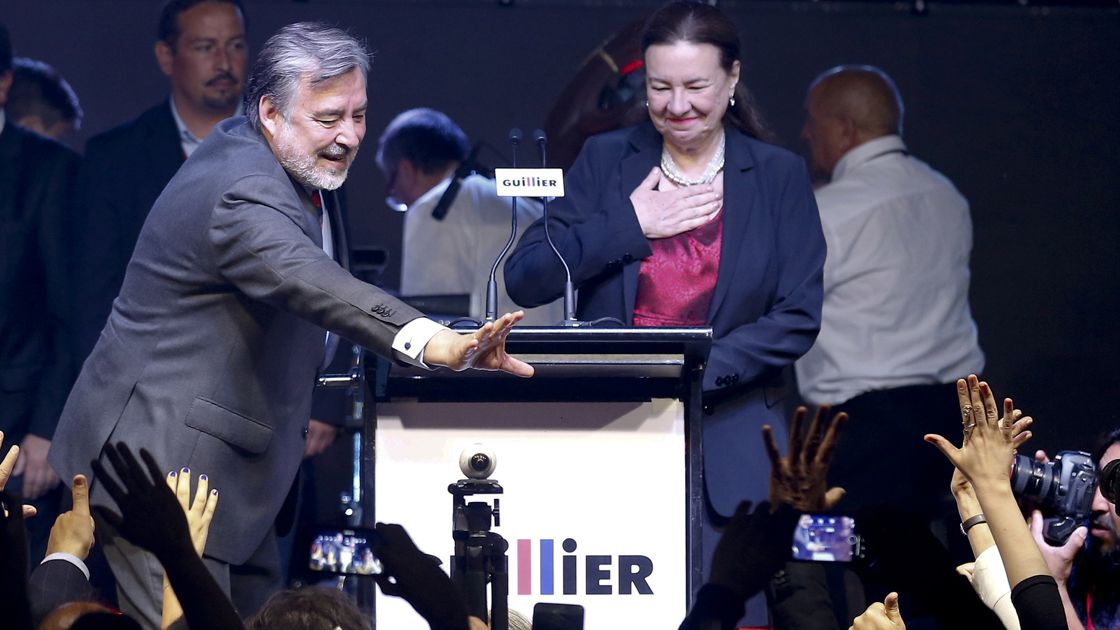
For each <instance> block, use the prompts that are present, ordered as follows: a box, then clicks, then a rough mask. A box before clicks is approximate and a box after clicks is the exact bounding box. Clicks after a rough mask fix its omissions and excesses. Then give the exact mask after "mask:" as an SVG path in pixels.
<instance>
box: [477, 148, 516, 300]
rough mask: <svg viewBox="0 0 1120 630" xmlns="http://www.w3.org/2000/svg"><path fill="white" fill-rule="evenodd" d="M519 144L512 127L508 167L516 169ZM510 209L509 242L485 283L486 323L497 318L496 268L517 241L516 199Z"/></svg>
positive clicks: (511, 201)
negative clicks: (511, 159)
mask: <svg viewBox="0 0 1120 630" xmlns="http://www.w3.org/2000/svg"><path fill="white" fill-rule="evenodd" d="M520 144H521V130H520V129H518V128H517V127H514V128H513V129H510V130H509V146H510V149H512V150H513V163H512V164H510V166H512V167H513V168H517V147H518V146H519V145H520ZM510 207H511V208H512V210H513V212H512V218H511V219H510V228H509V240H508V241H506V246H505V247H503V248H502V251H501V253H500V254H498V257H497V258H495V259H494V266H492V267H490V278H489V280H487V281H486V321H488V322H492V321H494V320H495V319H497V318H498V281H497V276H498V266H499V265H501V264H502V259H503V258H505V257H506V254H508V253H509V249H510V248H511V247H513V241H514V240H516V239H517V197H513V198H512V199H511V200H510Z"/></svg>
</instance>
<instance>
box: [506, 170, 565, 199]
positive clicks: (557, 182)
mask: <svg viewBox="0 0 1120 630" xmlns="http://www.w3.org/2000/svg"><path fill="white" fill-rule="evenodd" d="M494 183H495V184H496V186H497V189H498V196H499V197H563V196H564V171H563V169H559V168H496V169H494Z"/></svg>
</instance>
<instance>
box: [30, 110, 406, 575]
mask: <svg viewBox="0 0 1120 630" xmlns="http://www.w3.org/2000/svg"><path fill="white" fill-rule="evenodd" d="M321 239H322V237H321V230H320V226H319V220H318V216H317V214H316V211H315V210H314V208H313V206H311V204H310V202H309V198H308V195H307V193H306V191H304V190H303V188H302V187H301V186H299V185H298V184H296V183H295V182H294V181H293V180H292V179H291V178H290V177H289V176H288V174H287V173H286V172H285V171H284V169H283V168H282V167H281V166H280V164H279V163H278V162H277V161H276V158H275V157H274V156H273V154H272V152H271V150H270V149H269V147H268V145H267V143H266V142H265V140H264V138H263V137H262V136H261V135H260V134H259V133H257V132H255V131H253V130H252V129H251V128H249V126H248V124H247V123H246V121H245V119H244V118H236V119H231V120H227V121H225V122H223V123H221V124H220V125H219V126H218V127H217V128H216V129H215V130H214V132H212V133H211V134H210V136H209V137H208V138H207V140H206V142H205V143H203V145H202V146H201V147H200V148H199V149H198V150H197V151H196V152H195V153H194V155H193V156H192V157H191V158H190V159H189V160H188V161H187V162H186V163H185V164H184V165H183V167H182V168H181V169H180V170H179V172H178V173H177V174H176V175H175V177H174V178H173V179H172V180H171V182H170V183H168V185H167V188H166V189H164V191H163V194H162V195H160V197H159V199H157V200H156V203H155V205H154V206H153V207H152V211H151V213H150V214H149V216H148V219H147V221H146V222H145V224H144V227H143V229H142V231H141V233H140V239H139V241H138V243H137V245H136V250H135V252H134V254H133V257H132V260H131V261H130V262H129V264H128V269H127V271H126V273H125V278H124V284H123V286H122V288H121V293H120V296H119V297H118V298H117V300H116V301H115V302H114V303H113V310H112V312H111V314H110V315H109V320H108V322H107V323H106V325H105V328H104V329H103V330H102V332H101V336H100V338H99V339H98V341H97V344H96V346H95V347H94V349H93V352H92V353H91V354H90V356H89V358H88V359H87V361H86V363H85V365H84V366H83V368H82V372H81V375H80V376H79V377H78V381H77V383H76V384H75V386H74V389H73V390H72V392H71V393H70V398H69V400H67V403H66V408H65V410H64V411H63V414H62V418H61V419H60V421H59V426H58V431H57V432H56V433H55V438H54V443H53V446H52V448H51V452H50V461H51V464H52V465H53V466H54V468H55V470H57V471H58V473H59V474H60V475H61V476H62V478H63V479H70V478H71V477H72V476H73V475H74V474H75V473H78V472H85V473H88V472H89V462H90V461H91V460H92V459H94V458H98V457H101V456H102V448H103V447H104V445H105V443H106V442H108V441H110V440H111V441H114V442H115V441H118V440H121V441H124V442H126V443H128V444H129V445H130V446H132V447H134V448H139V447H145V448H147V449H149V450H150V451H151V452H152V454H153V455H154V456H155V458H156V461H158V462H159V463H160V465H162V466H166V467H167V469H168V470H171V469H172V468H179V467H182V466H189V467H190V468H191V469H192V470H193V471H194V472H195V473H196V474H197V473H206V474H207V475H208V476H209V477H210V480H211V481H210V483H211V487H214V488H217V489H218V490H219V491H220V493H221V498H222V501H221V502H222V505H221V507H220V508H219V509H218V511H217V513H216V515H215V518H214V521H213V524H212V525H211V530H210V536H209V543H208V545H207V550H206V553H207V555H210V556H213V557H215V558H217V559H219V560H223V561H226V562H230V563H232V564H241V563H243V562H245V561H246V560H247V559H248V557H249V556H250V554H252V553H253V551H254V550H255V549H256V548H257V547H258V545H259V544H260V542H261V540H262V539H263V537H264V535H265V533H266V532H267V531H268V528H269V526H270V525H271V523H272V522H273V520H274V519H275V517H276V514H277V512H278V511H279V509H280V506H281V504H282V503H283V501H284V497H285V495H286V493H287V491H288V489H289V488H290V487H291V484H292V480H293V479H294V477H295V474H296V471H297V469H298V467H299V463H300V459H301V457H302V453H303V448H304V439H305V427H306V425H307V421H308V414H309V411H310V405H311V390H312V386H313V384H314V379H315V375H316V368H317V367H318V366H319V364H320V362H321V360H322V358H323V340H324V331H323V328H328V329H330V330H332V331H335V332H337V333H339V334H341V335H342V336H344V337H346V338H347V339H351V340H353V341H355V342H356V343H360V344H362V345H364V346H367V347H369V348H371V349H372V350H374V351H376V352H378V353H380V354H383V355H388V354H390V353H391V352H392V350H391V344H392V340H393V336H394V335H395V334H396V333H397V332H398V331H399V330H400V328H401V327H402V326H403V325H404V324H406V323H407V322H409V321H411V320H413V319H415V318H417V317H420V316H421V313H420V312H418V311H416V310H414V309H412V308H410V307H408V306H406V305H405V304H403V303H400V302H398V301H397V300H395V299H393V298H392V297H390V296H389V295H387V294H385V293H384V292H382V291H381V290H379V289H377V288H375V287H373V286H370V285H367V284H365V283H363V282H360V281H358V280H356V279H355V278H354V277H353V276H351V275H350V274H349V273H348V272H346V271H345V270H343V269H342V268H341V267H339V266H338V264H337V263H335V262H334V261H333V260H331V259H330V258H329V257H327V255H326V254H325V253H324V252H323V250H322V243H321ZM91 500H92V501H93V502H94V503H101V504H107V503H110V499H109V497H108V496H107V494H106V493H105V492H104V490H103V489H102V488H100V484H94V485H93V486H92V495H91Z"/></svg>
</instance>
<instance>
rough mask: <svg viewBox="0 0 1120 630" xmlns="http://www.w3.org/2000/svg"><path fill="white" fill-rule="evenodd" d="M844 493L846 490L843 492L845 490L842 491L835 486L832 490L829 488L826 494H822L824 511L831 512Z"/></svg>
mask: <svg viewBox="0 0 1120 630" xmlns="http://www.w3.org/2000/svg"><path fill="white" fill-rule="evenodd" d="M846 492H847V490H845V489H843V488H841V487H839V486H836V487H834V488H829V489H828V492H825V493H824V507H825V509H826V510H831V509H833V508H835V507H836V504H837V503H840V499H843V498H844V494H845V493H846Z"/></svg>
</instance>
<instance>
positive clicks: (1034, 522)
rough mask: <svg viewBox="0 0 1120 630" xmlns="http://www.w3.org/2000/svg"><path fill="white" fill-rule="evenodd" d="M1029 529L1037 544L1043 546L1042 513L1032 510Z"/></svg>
mask: <svg viewBox="0 0 1120 630" xmlns="http://www.w3.org/2000/svg"><path fill="white" fill-rule="evenodd" d="M1027 529H1029V530H1031V536H1033V537H1034V542H1035V544H1038V545H1041V544H1043V542H1042V512H1039V511H1038V510H1031V520H1030V522H1029V523H1028V524H1027Z"/></svg>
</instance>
